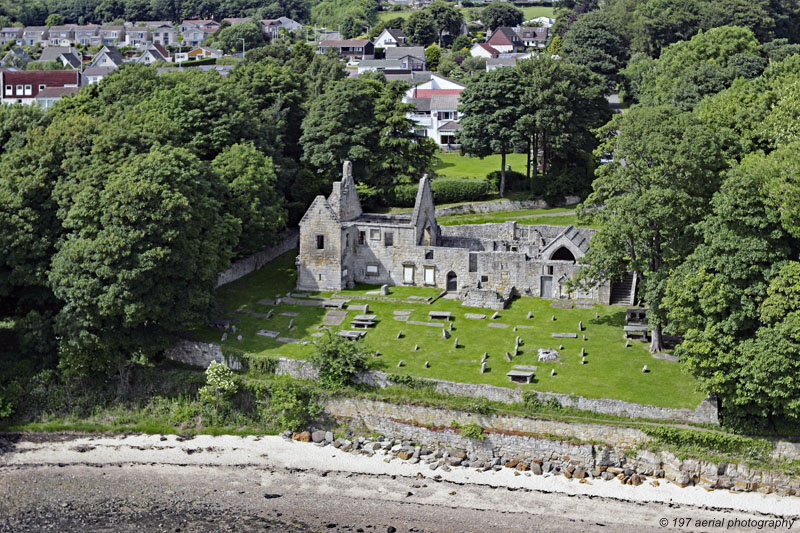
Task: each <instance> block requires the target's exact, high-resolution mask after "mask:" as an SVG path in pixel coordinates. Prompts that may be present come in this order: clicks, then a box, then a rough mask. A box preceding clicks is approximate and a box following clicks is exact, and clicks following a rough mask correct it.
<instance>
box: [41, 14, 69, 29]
mask: <svg viewBox="0 0 800 533" xmlns="http://www.w3.org/2000/svg"><path fill="white" fill-rule="evenodd" d="M63 24H64V17H62V16H61V15H59V14H58V13H51V14H50V15H48V16H47V19H46V20H45V21H44V25H45V26H62V25H63Z"/></svg>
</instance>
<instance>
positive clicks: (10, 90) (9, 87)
mask: <svg viewBox="0 0 800 533" xmlns="http://www.w3.org/2000/svg"><path fill="white" fill-rule="evenodd" d="M12 94H14V86H13V85H6V96H10V95H12Z"/></svg>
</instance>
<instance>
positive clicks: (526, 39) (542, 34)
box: [514, 26, 547, 48]
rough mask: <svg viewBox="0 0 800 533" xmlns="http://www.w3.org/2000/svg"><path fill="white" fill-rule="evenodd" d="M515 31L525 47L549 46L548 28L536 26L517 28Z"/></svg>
mask: <svg viewBox="0 0 800 533" xmlns="http://www.w3.org/2000/svg"><path fill="white" fill-rule="evenodd" d="M514 31H515V32H516V34H517V35H519V38H520V39H522V42H523V43H524V44H525V46H527V47H529V48H544V46H545V45H546V44H547V28H543V27H536V26H517V27H516V28H514Z"/></svg>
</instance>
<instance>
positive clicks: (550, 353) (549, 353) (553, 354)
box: [538, 348, 559, 363]
mask: <svg viewBox="0 0 800 533" xmlns="http://www.w3.org/2000/svg"><path fill="white" fill-rule="evenodd" d="M538 352H539V362H544V363H548V362H550V361H556V360H557V359H558V357H559V353H558V352H557V351H555V350H553V349H550V348H539V350H538Z"/></svg>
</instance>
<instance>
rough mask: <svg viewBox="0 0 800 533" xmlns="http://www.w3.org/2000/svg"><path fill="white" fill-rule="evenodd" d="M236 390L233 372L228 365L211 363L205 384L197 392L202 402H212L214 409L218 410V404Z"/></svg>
mask: <svg viewBox="0 0 800 533" xmlns="http://www.w3.org/2000/svg"><path fill="white" fill-rule="evenodd" d="M237 390H238V387H237V386H236V381H235V378H234V375H233V371H232V370H231V369H230V368H228V365H226V364H225V363H217V362H216V361H211V364H209V365H208V369H207V370H206V384H205V386H204V387H203V388H201V389H200V390H199V391H198V396H199V397H200V399H201V400H202V401H204V402H208V403H210V402H214V406H215V409H219V402H220V401H226V400H227V399H229V398H230V397H231V396H233V395H234V394H236V391H237Z"/></svg>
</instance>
